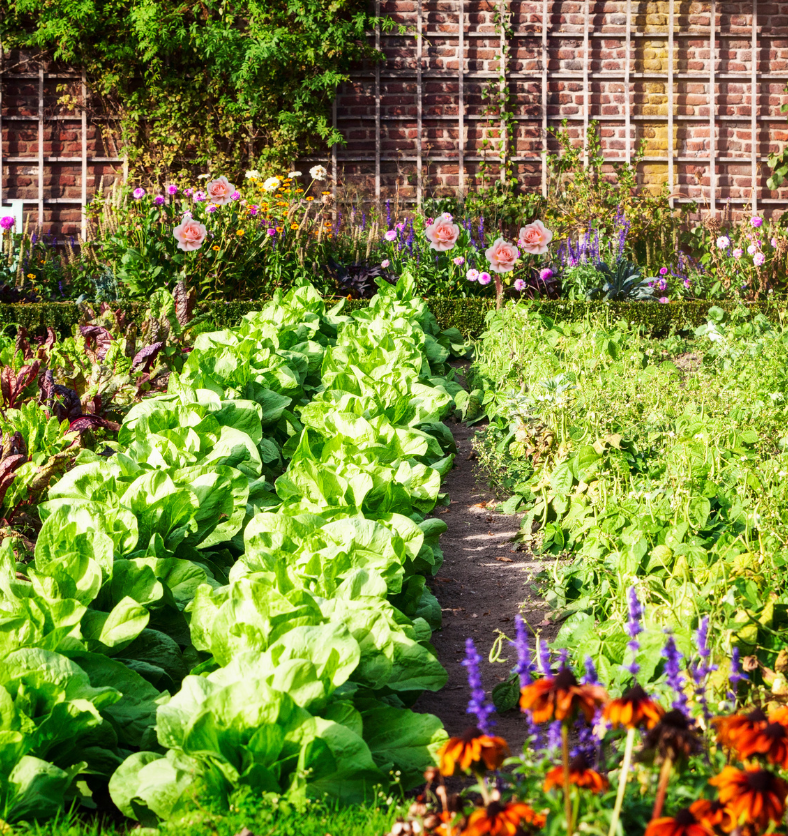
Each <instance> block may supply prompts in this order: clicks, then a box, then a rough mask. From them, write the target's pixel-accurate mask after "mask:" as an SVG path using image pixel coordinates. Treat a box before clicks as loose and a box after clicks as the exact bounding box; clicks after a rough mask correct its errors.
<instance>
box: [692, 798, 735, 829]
mask: <svg viewBox="0 0 788 836" xmlns="http://www.w3.org/2000/svg"><path fill="white" fill-rule="evenodd" d="M690 810H691V811H692V813H693V814H694V816H695V818H696V819H697V820H698V821H701V822H703V823H704V824H705V825H707V826H708V827H710V828H712V829H714V828H715V827H720V828H722V830H724V831H725V832H726V833H730V831H731V830H733V828H734V827H735V822H734V821H733V819H731V814H730V811H729V810H728V808H727V807H726V806H725V805H724V804H723V803H722V802H721V801H719V799H715V800H714V801H708V800H707V799H705V798H699V799H698V800H697V801H693V802H692V804H690Z"/></svg>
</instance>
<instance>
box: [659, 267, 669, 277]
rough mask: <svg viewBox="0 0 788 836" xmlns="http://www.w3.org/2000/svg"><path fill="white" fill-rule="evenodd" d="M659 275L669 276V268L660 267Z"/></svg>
mask: <svg viewBox="0 0 788 836" xmlns="http://www.w3.org/2000/svg"><path fill="white" fill-rule="evenodd" d="M659 275H660V276H667V275H668V268H667V267H660V268H659Z"/></svg>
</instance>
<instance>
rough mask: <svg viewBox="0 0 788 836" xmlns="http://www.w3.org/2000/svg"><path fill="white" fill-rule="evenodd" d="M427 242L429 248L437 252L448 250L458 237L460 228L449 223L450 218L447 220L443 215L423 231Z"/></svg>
mask: <svg viewBox="0 0 788 836" xmlns="http://www.w3.org/2000/svg"><path fill="white" fill-rule="evenodd" d="M424 234H425V235H426V236H427V240H428V241H429V242H430V247H431V248H432V249H433V250H437V251H438V252H444V251H445V250H450V249H451V248H452V247H453V246H454V245H455V244H456V243H457V239H458V238H459V237H460V228H459V226H457V224H455V223H452V222H451V216H449V218H448V219H447V218H446V216H445V215H441V217H440V218H438V219H437V220H436V221H435V223H433V224H431V225H430V226H428V227H427V229H425V230H424Z"/></svg>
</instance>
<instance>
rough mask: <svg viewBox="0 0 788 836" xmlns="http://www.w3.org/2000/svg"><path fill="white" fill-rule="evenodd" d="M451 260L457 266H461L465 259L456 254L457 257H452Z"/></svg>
mask: <svg viewBox="0 0 788 836" xmlns="http://www.w3.org/2000/svg"><path fill="white" fill-rule="evenodd" d="M452 261H453V262H454V263H455V264H456V265H457V266H458V267H462V265H463V264H465V259H464V258H463V257H462V256H461V255H458V256H457V258H453V259H452Z"/></svg>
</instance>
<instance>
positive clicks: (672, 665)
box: [662, 634, 688, 714]
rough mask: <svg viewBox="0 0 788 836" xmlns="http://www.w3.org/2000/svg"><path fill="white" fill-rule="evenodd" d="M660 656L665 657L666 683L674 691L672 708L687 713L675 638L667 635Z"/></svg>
mask: <svg viewBox="0 0 788 836" xmlns="http://www.w3.org/2000/svg"><path fill="white" fill-rule="evenodd" d="M662 656H663V657H664V659H665V673H666V674H667V677H668V685H670V687H671V688H672V689H673V690H674V691H675V693H676V699H675V700H674V701H673V708H677V709H678V710H679V711H681V712H682V713H684V714H688V710H687V695H686V694H685V693H684V674H682V672H681V660H682V658H683V656H682V655H681V652H680V651H679V649H678V647H676V640H675V639H674V638H673V636H672V635H670V634H669V635H668V640H667V642H665V647H664V648H663V649H662Z"/></svg>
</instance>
